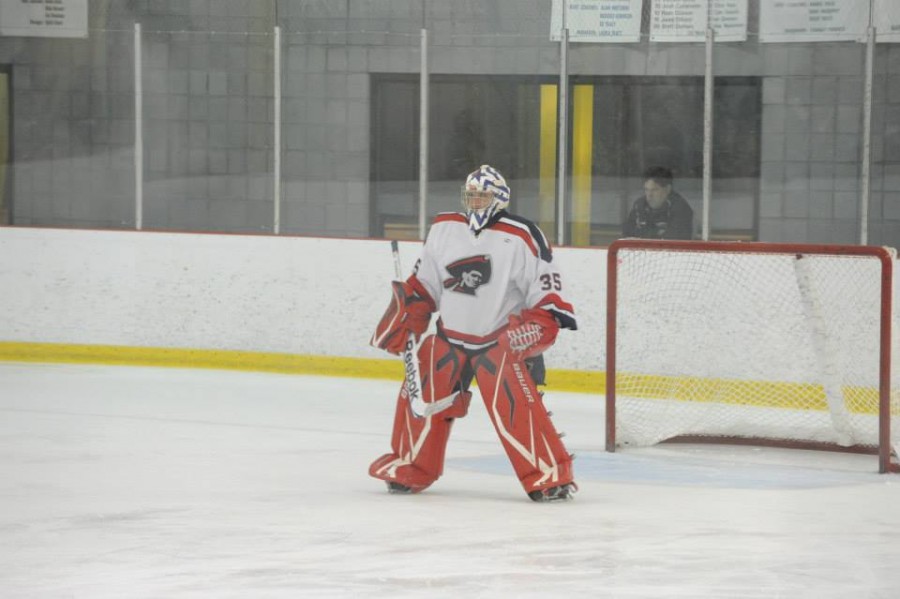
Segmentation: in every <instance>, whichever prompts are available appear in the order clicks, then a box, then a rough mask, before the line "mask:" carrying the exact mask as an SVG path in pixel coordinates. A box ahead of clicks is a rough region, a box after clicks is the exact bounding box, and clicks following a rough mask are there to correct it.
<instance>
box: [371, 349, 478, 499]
mask: <svg viewBox="0 0 900 599" xmlns="http://www.w3.org/2000/svg"><path fill="white" fill-rule="evenodd" d="M418 356H419V368H420V371H421V373H422V378H423V380H422V389H423V391H424V393H423V399H424V400H425V403H426V404H431V403H433V402H436V401H438V400H441V399H444V398H447V397H451V396H453V394H454V393H455V392H454V388H455V387H456V385H457V383H459V380H460V377H461V375H462V371H463V367H464V366H465V361H466V357H465V354H463V352H461V351H459V350H458V349H455V348H453V347H452V346H450V344H448V343H447V342H446V341H444V340H443V339H440V338H438V337H435V336H433V335H432V336H430V337H427V338H426V339H425V341H424V342H423V343H422V346H421V347H420V348H419V353H418ZM471 397H472V396H471V394H470V393H468V392H459V393H458V394H457V395H456V397H455V399H453V400H452V402H449V403H448V407H446V408H445V409H442V410H441V411H439V412H436V413H434V414H432V415H428V416H416V415H415V414H414V413H413V411H412V409H410V406H409V401H408V400H407V397H406V391H405V389H403V388H401V390H400V397H399V398H398V399H397V408H396V411H395V413H394V431H393V434H392V436H391V450H392V451H391V453H388V454H385V455H383V456H381V457H380V458H378V459H377V460H375V461H374V462H373V463H372V465H371V466H370V467H369V474H370V475H371V476H373V477H375V478H380V479H381V480H386V481H391V482H397V483H400V484H401V485H406V486H407V487H410V488H411V489H412V490H413V491H421V490H423V489H425V488H427V487H428V486H429V485H431V484H432V483H433V482H434V481H436V480H437V479H438V478H439V477H440V476H441V474H442V473H443V471H444V450H445V449H446V447H447V440H448V439H449V438H450V428H451V426H452V425H453V420H454V419H455V418H461V417H463V416H465V415H466V412H467V411H468V408H469V400H470V399H471Z"/></svg>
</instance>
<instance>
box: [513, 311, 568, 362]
mask: <svg viewBox="0 0 900 599" xmlns="http://www.w3.org/2000/svg"><path fill="white" fill-rule="evenodd" d="M558 333H559V323H558V322H556V318H554V317H553V315H552V314H550V312H548V311H546V310H542V309H540V308H529V309H527V310H522V313H521V314H513V315H511V316H510V317H509V325H508V326H507V328H506V331H504V332H503V333H501V335H500V340H499V344H500V347H502V348H503V349H504V350H506V351H507V352H508V353H510V354H512V355H515V356H521V357H522V358H532V357H534V356H537V355H539V354H542V353H544V352H545V351H546V350H547V349H548V348H549V347H550V346H551V345H553V342H554V341H556V335H557V334H558Z"/></svg>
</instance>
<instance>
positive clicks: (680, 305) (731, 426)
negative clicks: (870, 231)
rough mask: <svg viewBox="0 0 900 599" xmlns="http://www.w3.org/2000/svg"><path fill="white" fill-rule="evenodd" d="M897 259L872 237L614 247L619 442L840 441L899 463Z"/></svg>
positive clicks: (883, 461) (613, 384) (610, 335)
mask: <svg viewBox="0 0 900 599" xmlns="http://www.w3.org/2000/svg"><path fill="white" fill-rule="evenodd" d="M894 258H895V255H894V251H893V250H890V249H888V248H879V247H868V246H822V245H799V244H765V243H741V242H700V241H655V240H638V239H624V240H619V241H617V242H615V243H613V244H612V245H611V246H610V248H609V254H608V263H607V348H606V353H607V355H606V361H607V363H606V367H607V373H606V376H607V380H606V406H607V409H606V418H607V422H606V433H607V438H606V444H607V450H608V451H615V449H616V447H623V446H646V445H652V444H655V443H659V442H662V441H668V440H681V441H685V440H689V441H718V442H737V443H741V442H743V443H754V444H761V445H778V446H786V447H801V448H812V449H842V450H845V451H858V452H867V453H877V454H878V456H879V470H880V471H881V472H887V471H890V470H893V471H897V465H896V463H894V462H892V454H893V455H894V456H896V454H897V448H898V445H900V398H898V389H897V385H896V384H895V382H894V381H892V379H891V372H892V371H894V372H895V371H896V368H892V363H891V346H892V342H893V340H892V336H891V335H892V328H893V327H892V324H893V320H894V318H893V312H892V295H893V275H892V273H893V262H894ZM892 431H893V432H892Z"/></svg>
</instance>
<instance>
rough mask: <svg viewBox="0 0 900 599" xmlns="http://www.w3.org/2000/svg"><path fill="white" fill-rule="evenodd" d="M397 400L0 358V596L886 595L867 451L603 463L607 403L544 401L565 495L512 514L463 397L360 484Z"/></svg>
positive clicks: (713, 451)
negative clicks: (438, 432) (562, 448)
mask: <svg viewBox="0 0 900 599" xmlns="http://www.w3.org/2000/svg"><path fill="white" fill-rule="evenodd" d="M397 387H398V385H397V384H396V383H392V382H382V381H365V380H350V379H330V378H322V377H303V376H287V375H272V374H259V373H237V372H221V371H193V370H166V369H151V368H116V367H98V366H70V365H22V364H8V363H7V364H0V597H4V598H18V597H29V598H30V597H52V598H57V597H79V598H80V597H85V598H106V597H115V598H120V597H128V598H131V597H154V598H157V597H166V598H169V597H175V598H181V597H216V598H218V597H345V596H346V597H351V596H352V597H380V596H384V597H587V596H590V597H626V598H628V597H685V598H687V597H691V598H693V597H788V598H792V597H811V598H812V597H815V598H821V597H835V598H837V597H840V598H846V597H854V598H860V597H884V598H886V599H887V598H893V597H897V596H900V590H898V589H900V478H897V476H898V475H878V474H876V473H875V470H876V466H877V463H876V460H875V458H874V457H870V456H844V455H836V454H824V453H816V452H801V451H790V450H762V449H751V448H730V447H727V448H726V447H722V446H715V447H702V446H664V447H654V448H649V449H643V450H632V451H627V452H620V453H617V454H606V453H604V452H603V451H602V448H603V416H602V398H601V397H600V396H592V395H575V394H563V393H553V392H552V391H550V392H548V395H547V400H548V403H549V404H550V407H551V409H553V410H554V412H555V416H554V419H555V421H556V423H557V425H558V427H559V428H560V429H561V430H565V431H566V432H567V433H568V434H567V436H566V442H567V443H568V446H569V450H570V451H573V452H574V453H576V454H577V455H578V459H577V460H576V462H575V467H576V476H577V479H578V482H579V485H580V487H581V490H580V492H579V494H578V496H577V498H576V499H575V501H572V502H567V503H561V504H535V503H532V502H531V501H529V500H528V499H527V498H526V496H525V494H524V493H523V491H522V490H521V488H520V487H519V485H518V483H517V481H516V480H515V479H514V477H513V475H512V471H511V469H510V467H509V466H508V465H507V463H506V458H505V457H504V456H503V455H502V450H501V449H500V444H499V441H497V439H496V438H495V435H494V433H493V430H492V429H491V427H490V425H489V423H488V420H487V416H486V414H485V412H484V408H483V407H482V405H481V404H480V403H477V404H476V402H473V409H472V410H471V412H470V414H469V416H468V417H467V418H465V419H463V420H460V421H458V422H457V423H456V424H455V430H454V434H453V437H452V438H451V441H450V445H449V448H448V455H447V458H448V459H447V465H446V468H445V472H444V476H443V478H442V479H441V480H439V481H438V482H437V483H436V484H435V485H434V486H433V487H431V488H430V489H429V490H427V491H426V492H424V493H422V494H420V495H416V496H394V495H388V494H387V493H386V492H385V489H384V487H383V485H382V483H380V482H379V481H376V480H373V479H371V478H369V477H368V476H367V474H366V471H367V467H368V464H369V462H370V461H371V460H373V459H374V458H376V457H378V456H379V455H381V454H382V453H384V452H385V451H387V449H388V446H389V433H390V426H391V422H392V417H393V405H394V402H395V397H396V392H397ZM476 398H477V395H476Z"/></svg>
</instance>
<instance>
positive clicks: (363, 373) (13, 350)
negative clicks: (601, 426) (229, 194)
mask: <svg viewBox="0 0 900 599" xmlns="http://www.w3.org/2000/svg"><path fill="white" fill-rule="evenodd" d="M0 361H6V362H43V363H63V364H106V365H116V366H155V367H161V368H213V369H222V370H247V371H259V372H280V373H285V374H309V375H318V376H333V377H354V378H368V379H390V380H396V381H397V382H398V384H399V382H400V381H401V380H402V379H403V364H402V363H401V362H400V359H399V358H396V359H390V358H388V359H371V358H346V357H338V356H311V355H298V354H281V353H265V352H245V351H229V350H207V349H177V348H160V347H127V346H118V345H71V344H64V343H22V342H0ZM547 378H548V380H549V381H550V382H551V385H550V386H549V388H551V389H554V390H557V391H570V392H574V393H600V392H602V389H603V385H604V384H605V377H604V376H603V374H602V373H599V372H582V371H578V370H550V371H548V373H547Z"/></svg>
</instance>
